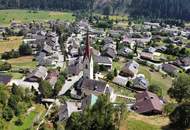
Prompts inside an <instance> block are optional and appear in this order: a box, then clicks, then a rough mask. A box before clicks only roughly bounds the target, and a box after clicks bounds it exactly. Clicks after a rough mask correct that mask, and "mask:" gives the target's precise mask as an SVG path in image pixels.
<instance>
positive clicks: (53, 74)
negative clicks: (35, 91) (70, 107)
mask: <svg viewBox="0 0 190 130" xmlns="http://www.w3.org/2000/svg"><path fill="white" fill-rule="evenodd" d="M58 77H59V72H58V71H57V70H52V71H50V72H48V75H47V77H46V80H47V81H48V82H49V83H50V85H51V86H53V87H54V86H55V84H56V82H57V79H58Z"/></svg>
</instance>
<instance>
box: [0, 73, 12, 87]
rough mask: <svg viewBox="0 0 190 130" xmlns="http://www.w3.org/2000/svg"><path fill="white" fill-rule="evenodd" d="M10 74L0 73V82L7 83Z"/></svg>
mask: <svg viewBox="0 0 190 130" xmlns="http://www.w3.org/2000/svg"><path fill="white" fill-rule="evenodd" d="M11 79H12V78H11V76H7V75H0V84H4V85H7V84H8V83H9V82H10V81H11Z"/></svg>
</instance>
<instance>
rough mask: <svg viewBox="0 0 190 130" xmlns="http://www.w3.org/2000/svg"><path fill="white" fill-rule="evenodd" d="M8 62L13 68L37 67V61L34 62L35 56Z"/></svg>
mask: <svg viewBox="0 0 190 130" xmlns="http://www.w3.org/2000/svg"><path fill="white" fill-rule="evenodd" d="M7 62H8V63H10V64H11V65H12V67H13V68H14V67H15V68H35V67H36V65H37V63H36V61H33V56H23V57H19V58H14V59H10V60H8V61H7Z"/></svg>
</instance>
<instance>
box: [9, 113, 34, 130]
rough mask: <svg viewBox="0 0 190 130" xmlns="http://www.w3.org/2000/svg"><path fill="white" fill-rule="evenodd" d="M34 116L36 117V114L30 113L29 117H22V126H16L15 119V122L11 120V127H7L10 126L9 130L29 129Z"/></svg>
mask: <svg viewBox="0 0 190 130" xmlns="http://www.w3.org/2000/svg"><path fill="white" fill-rule="evenodd" d="M36 115H37V113H36V112H31V113H30V114H29V115H27V116H25V117H23V125H22V126H16V125H15V124H14V122H15V121H16V119H17V118H15V120H12V122H11V125H9V126H10V128H9V130H26V129H27V128H30V127H31V125H32V123H33V120H34V118H35V117H36Z"/></svg>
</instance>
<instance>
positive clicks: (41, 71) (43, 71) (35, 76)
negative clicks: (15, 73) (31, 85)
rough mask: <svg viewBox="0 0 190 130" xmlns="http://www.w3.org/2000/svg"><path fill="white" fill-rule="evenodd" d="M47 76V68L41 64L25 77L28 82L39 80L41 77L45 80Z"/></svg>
mask: <svg viewBox="0 0 190 130" xmlns="http://www.w3.org/2000/svg"><path fill="white" fill-rule="evenodd" d="M46 76H47V68H45V67H43V66H39V67H38V68H36V69H35V70H33V71H32V73H30V74H28V75H27V76H26V78H25V81H28V82H38V81H40V80H41V79H42V80H44V79H45V78H46Z"/></svg>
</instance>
